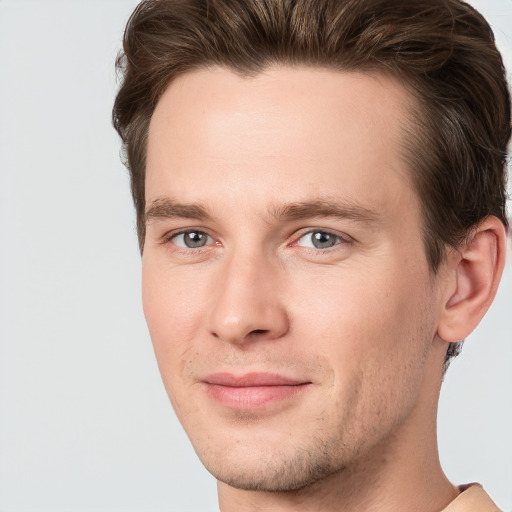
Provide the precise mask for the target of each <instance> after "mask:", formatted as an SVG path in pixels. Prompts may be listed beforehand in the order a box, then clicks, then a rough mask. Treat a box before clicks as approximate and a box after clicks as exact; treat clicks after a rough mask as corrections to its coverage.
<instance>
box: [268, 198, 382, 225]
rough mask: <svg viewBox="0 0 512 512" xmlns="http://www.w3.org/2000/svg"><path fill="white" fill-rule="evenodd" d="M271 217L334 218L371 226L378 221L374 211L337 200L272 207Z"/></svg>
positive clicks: (288, 218)
mask: <svg viewBox="0 0 512 512" xmlns="http://www.w3.org/2000/svg"><path fill="white" fill-rule="evenodd" d="M271 213H272V215H273V216H274V217H275V218H276V219H279V220H302V219H308V218H312V217H334V218H337V219H348V220H354V221H359V222H363V223H366V224H372V223H375V222H377V221H378V219H379V215H378V213H377V212H376V211H375V210H371V209H369V208H366V207H364V206H362V205H360V204H356V203H354V202H351V201H340V200H338V199H336V200H332V199H316V200H313V201H303V202H296V203H289V204H284V205H279V206H274V207H273V208H272V209H271Z"/></svg>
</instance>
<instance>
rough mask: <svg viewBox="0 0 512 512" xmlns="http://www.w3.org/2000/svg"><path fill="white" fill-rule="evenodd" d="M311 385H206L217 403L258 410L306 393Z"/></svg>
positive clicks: (235, 407) (230, 406) (231, 407)
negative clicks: (303, 392)
mask: <svg viewBox="0 0 512 512" xmlns="http://www.w3.org/2000/svg"><path fill="white" fill-rule="evenodd" d="M309 385H310V384H309V383H305V384H297V385H279V386H243V387H235V386H221V385H218V384H208V383H207V384H206V390H207V393H208V395H209V396H210V397H211V398H212V399H213V400H215V401H216V402H217V403H219V404H221V405H223V406H224V407H228V408H230V409H243V410H250V409H258V408H260V407H263V406H265V405H268V404H270V403H272V402H279V401H282V400H286V399H290V398H292V397H294V396H295V395H297V394H298V393H301V392H302V391H304V390H305V389H306V388H307V387H308V386H309Z"/></svg>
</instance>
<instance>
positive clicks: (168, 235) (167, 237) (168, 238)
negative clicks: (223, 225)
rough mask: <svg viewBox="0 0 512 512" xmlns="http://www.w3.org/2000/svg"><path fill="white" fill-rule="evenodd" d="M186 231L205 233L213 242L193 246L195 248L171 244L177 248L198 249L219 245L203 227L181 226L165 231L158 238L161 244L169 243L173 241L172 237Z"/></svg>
mask: <svg viewBox="0 0 512 512" xmlns="http://www.w3.org/2000/svg"><path fill="white" fill-rule="evenodd" d="M186 233H202V234H204V235H206V236H207V237H208V238H209V239H210V240H211V241H213V242H214V244H212V243H207V244H206V245H204V246H202V247H195V248H192V247H182V246H180V245H176V244H173V245H174V246H175V247H176V248H177V249H178V250H185V251H200V250H201V249H206V248H208V247H211V246H212V245H220V244H219V242H217V241H216V240H215V238H214V237H213V236H212V235H211V234H210V233H209V232H208V231H207V230H206V229H204V228H195V227H189V228H181V229H176V230H173V231H169V232H167V233H165V234H164V235H163V236H162V238H161V240H160V243H161V244H162V245H168V244H171V243H173V242H172V241H173V239H174V238H176V237H177V236H179V235H184V234H186Z"/></svg>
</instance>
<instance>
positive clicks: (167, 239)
mask: <svg viewBox="0 0 512 512" xmlns="http://www.w3.org/2000/svg"><path fill="white" fill-rule="evenodd" d="M187 233H198V234H201V235H205V236H207V237H208V238H210V239H211V240H214V239H213V237H212V236H211V235H209V234H208V233H207V232H206V231H203V230H201V229H194V228H187V229H182V230H180V231H173V232H171V233H168V234H166V235H164V237H163V238H162V244H163V245H169V244H172V245H174V247H175V250H177V251H180V252H185V253H189V252H190V251H194V252H196V253H199V252H202V251H204V250H207V249H208V248H210V247H211V246H212V244H211V242H210V243H209V244H208V243H207V245H204V246H200V247H196V248H193V247H188V248H187V247H183V246H179V245H177V244H175V243H173V239H175V238H176V237H178V236H180V235H185V234H187ZM314 233H322V234H327V235H329V236H332V237H334V238H335V239H336V240H337V241H336V243H335V244H334V245H333V246H332V247H326V248H323V249H322V248H316V247H306V246H300V245H298V242H299V241H300V240H301V239H302V238H304V237H305V236H307V235H313V234H314ZM353 242H354V240H353V239H352V238H351V237H349V236H348V235H345V234H340V233H336V232H334V231H331V230H329V229H319V228H313V229H308V230H305V231H302V232H300V233H299V235H298V236H297V235H296V236H295V237H294V241H293V242H292V243H291V244H289V246H290V247H302V248H304V249H306V250H308V251H313V252H315V253H317V254H326V253H328V252H331V251H332V250H336V247H337V246H339V245H345V244H352V243H353ZM213 245H220V243H219V242H215V244H213Z"/></svg>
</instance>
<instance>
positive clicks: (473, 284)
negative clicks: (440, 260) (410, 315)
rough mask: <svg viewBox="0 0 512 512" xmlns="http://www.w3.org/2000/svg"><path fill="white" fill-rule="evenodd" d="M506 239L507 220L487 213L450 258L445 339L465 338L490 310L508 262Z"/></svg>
mask: <svg viewBox="0 0 512 512" xmlns="http://www.w3.org/2000/svg"><path fill="white" fill-rule="evenodd" d="M506 239H507V236H506V230H505V226H504V225H503V223H502V222H501V221H500V220H499V219H498V218H497V217H494V216H490V217H487V218H485V219H484V220H483V221H482V222H481V223H480V224H479V225H478V227H477V228H476V229H475V231H474V232H473V233H472V235H471V237H470V239H469V241H468V242H467V243H465V244H464V246H462V247H459V248H458V249H457V253H454V257H453V258H452V261H450V262H448V265H449V268H448V270H447V272H448V273H449V274H450V276H449V279H448V280H447V282H450V283H452V284H451V289H449V288H447V297H446V299H445V302H444V305H443V306H442V307H443V310H442V314H441V318H440V322H439V325H438V332H437V333H438V335H439V337H440V338H442V339H443V340H445V341H448V342H457V341H460V340H462V339H464V338H465V337H466V336H468V335H469V334H470V333H471V332H472V331H473V330H474V329H475V327H476V326H477V325H478V324H479V322H480V320H481V319H482V318H483V316H484V315H485V313H486V312H487V309H488V308H489V306H490V305H491V303H492V301H493V299H494V296H495V295H496V291H497V289H498V285H499V282H500V279H501V275H502V273H503V268H504V266H505V252H506ZM455 256H456V257H455ZM453 283H454V284H453Z"/></svg>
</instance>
